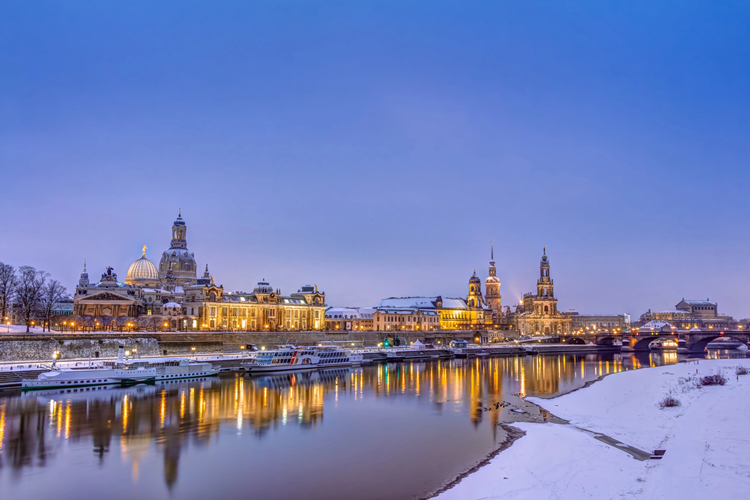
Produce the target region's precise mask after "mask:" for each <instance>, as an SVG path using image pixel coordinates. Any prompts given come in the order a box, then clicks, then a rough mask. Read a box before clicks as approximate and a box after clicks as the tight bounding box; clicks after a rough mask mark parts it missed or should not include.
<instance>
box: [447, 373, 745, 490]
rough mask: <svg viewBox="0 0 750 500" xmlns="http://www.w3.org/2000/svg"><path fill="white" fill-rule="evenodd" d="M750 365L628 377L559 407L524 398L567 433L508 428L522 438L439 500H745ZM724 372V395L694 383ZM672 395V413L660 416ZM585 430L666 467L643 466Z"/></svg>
mask: <svg viewBox="0 0 750 500" xmlns="http://www.w3.org/2000/svg"><path fill="white" fill-rule="evenodd" d="M737 366H745V367H747V368H748V369H750V360H748V359H731V360H701V361H699V362H691V363H680V364H676V365H668V366H662V367H658V368H648V369H643V370H634V371H627V372H622V373H617V374H615V375H610V376H608V377H605V378H604V379H603V380H601V381H599V382H597V383H595V384H593V385H592V386H591V387H588V388H586V389H581V390H579V391H576V392H573V393H571V394H568V395H565V396H562V397H559V398H555V399H537V398H529V400H530V401H532V402H534V403H536V404H538V405H540V406H542V407H544V408H546V409H547V410H549V411H551V412H552V413H553V414H555V415H556V416H558V417H561V418H565V419H567V420H569V421H570V422H571V425H558V424H532V423H520V424H514V425H515V426H517V427H519V428H521V429H522V430H524V431H525V432H526V435H525V436H524V437H522V438H520V439H519V440H518V441H516V442H515V443H513V445H512V446H511V447H510V448H509V449H508V450H505V451H503V452H501V453H500V454H499V455H498V456H497V457H495V458H494V459H492V460H491V461H490V462H489V464H487V465H486V466H484V467H482V468H481V469H479V470H478V471H477V472H475V473H473V474H471V475H469V476H468V477H466V478H465V479H463V480H462V481H461V482H460V483H458V485H456V486H455V487H454V488H452V489H450V490H448V491H446V492H444V493H442V494H440V495H439V496H438V497H437V498H439V499H440V500H453V499H461V500H471V499H477V500H478V499H482V500H489V499H500V498H502V499H526V498H528V499H534V500H538V499H541V498H544V499H547V498H554V499H560V500H566V499H580V498H591V499H609V498H617V499H621V498H625V499H628V498H633V499H662V498H664V499H671V498H675V499H691V498H717V499H719V498H720V499H733V498H750V438H748V432H747V425H748V422H750V397H749V396H750V375H744V376H739V377H737V376H736V375H735V367H737ZM719 372H723V373H724V375H725V376H726V377H727V378H728V382H727V384H726V385H725V386H707V387H698V386H696V384H695V383H694V380H695V377H696V376H703V375H707V374H714V373H719ZM670 391H672V393H673V395H674V397H676V398H677V399H678V400H680V402H681V404H682V405H681V406H680V407H677V408H665V409H660V408H659V406H658V402H659V401H660V400H662V399H663V397H664V396H665V395H666V394H667V393H669V392H670ZM576 426H577V427H581V428H584V429H589V430H592V431H595V432H598V433H603V434H606V435H608V436H611V437H614V438H615V439H618V440H620V441H622V442H624V443H625V444H628V445H632V446H635V447H636V448H640V449H642V450H646V451H649V452H651V451H653V450H655V449H664V450H666V454H665V455H664V458H663V459H662V460H647V461H639V460H636V459H634V458H633V457H631V456H630V455H628V454H626V453H624V452H622V451H620V450H618V449H616V448H613V447H610V446H608V445H606V444H604V443H602V442H600V441H598V440H596V439H594V438H593V437H592V436H591V434H589V433H586V432H583V431H581V430H579V429H577V428H576Z"/></svg>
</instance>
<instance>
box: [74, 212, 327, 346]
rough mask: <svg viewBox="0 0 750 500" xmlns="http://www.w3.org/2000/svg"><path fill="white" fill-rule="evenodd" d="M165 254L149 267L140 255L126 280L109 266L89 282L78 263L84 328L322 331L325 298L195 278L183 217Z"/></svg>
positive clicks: (312, 289) (311, 290) (307, 288)
mask: <svg viewBox="0 0 750 500" xmlns="http://www.w3.org/2000/svg"><path fill="white" fill-rule="evenodd" d="M171 236H172V238H171V242H170V247H169V249H167V250H165V251H164V252H163V253H162V256H161V260H160V261H159V265H158V266H156V265H155V264H154V263H153V262H151V261H150V260H149V259H148V258H147V257H146V245H143V250H142V254H141V258H140V259H138V260H136V261H135V262H133V263H132V264H131V265H130V268H129V269H128V273H127V277H126V278H125V282H124V283H121V282H119V281H117V275H116V274H115V273H114V271H113V269H112V268H111V267H109V268H107V272H106V273H104V274H103V275H102V279H101V280H100V281H99V282H98V283H95V284H92V283H90V282H89V279H88V273H87V272H86V267H85V265H84V270H83V273H82V274H81V279H80V280H79V282H78V286H77V287H76V293H75V296H74V299H73V301H74V308H75V314H76V315H78V316H82V317H84V319H85V321H83V323H84V324H83V325H80V326H88V327H92V328H93V327H96V328H103V329H106V328H109V327H113V328H114V327H121V328H122V327H128V328H130V329H136V328H145V329H149V330H170V331H176V330H179V331H195V330H207V331H306V330H322V329H324V328H325V310H326V304H325V293H323V292H319V291H318V288H317V286H312V285H304V286H303V287H301V288H300V289H299V290H298V291H297V292H296V293H292V294H290V295H282V294H281V290H279V289H276V290H274V289H273V288H272V287H271V286H270V285H269V284H268V283H267V282H265V281H261V282H259V283H258V285H257V286H256V287H255V289H254V290H253V291H252V292H250V293H247V292H228V291H225V290H224V287H223V286H222V285H219V286H217V285H216V284H215V281H214V278H213V276H211V275H210V274H209V272H208V266H206V270H205V273H204V274H203V277H201V278H198V276H197V272H196V266H197V264H196V261H195V254H194V253H192V252H190V251H189V250H188V247H187V225H186V224H185V221H184V220H183V219H182V212H180V213H179V215H178V217H177V219H176V220H175V221H174V223H173V225H172V234H171Z"/></svg>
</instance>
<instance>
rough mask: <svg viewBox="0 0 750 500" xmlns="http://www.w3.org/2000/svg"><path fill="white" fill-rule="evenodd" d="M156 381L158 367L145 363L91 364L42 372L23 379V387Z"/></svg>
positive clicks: (59, 386) (59, 387) (124, 383)
mask: <svg viewBox="0 0 750 500" xmlns="http://www.w3.org/2000/svg"><path fill="white" fill-rule="evenodd" d="M155 381H156V368H154V367H149V366H148V365H143V364H141V363H138V364H135V365H129V364H123V365H118V366H90V367H81V368H78V367H75V368H56V367H53V368H52V370H50V371H48V372H45V373H40V374H39V376H38V377H37V378H35V379H23V380H22V381H21V388H22V389H24V390H32V389H67V388H70V387H84V386H88V385H133V384H140V383H144V382H155Z"/></svg>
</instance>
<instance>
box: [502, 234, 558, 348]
mask: <svg viewBox="0 0 750 500" xmlns="http://www.w3.org/2000/svg"><path fill="white" fill-rule="evenodd" d="M549 267H550V266H549V259H548V257H547V249H546V248H545V249H544V252H543V255H542V260H541V261H540V263H539V279H538V280H537V282H536V293H527V294H524V296H523V303H522V304H521V305H519V306H518V307H517V308H516V313H515V314H514V315H513V318H512V320H513V321H512V323H515V326H516V328H517V329H518V331H519V332H520V333H521V334H522V335H566V334H570V333H571V332H572V330H573V318H572V317H571V315H569V314H563V313H561V312H559V311H558V310H557V298H556V297H555V285H554V282H553V280H552V278H551V277H550V275H549Z"/></svg>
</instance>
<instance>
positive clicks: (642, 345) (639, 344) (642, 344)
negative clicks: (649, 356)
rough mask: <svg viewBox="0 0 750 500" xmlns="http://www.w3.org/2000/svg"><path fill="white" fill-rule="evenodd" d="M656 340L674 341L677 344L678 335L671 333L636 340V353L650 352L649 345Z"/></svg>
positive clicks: (634, 346)
mask: <svg viewBox="0 0 750 500" xmlns="http://www.w3.org/2000/svg"><path fill="white" fill-rule="evenodd" d="M656 339H673V340H674V341H675V342H677V335H672V334H671V333H667V334H660V335H648V336H646V337H641V338H638V340H636V342H635V343H634V344H633V350H634V351H648V350H649V347H648V345H649V344H650V343H651V342H653V341H654V340H656Z"/></svg>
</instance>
